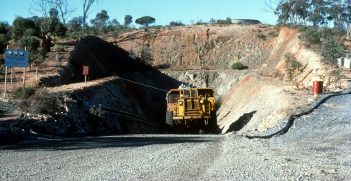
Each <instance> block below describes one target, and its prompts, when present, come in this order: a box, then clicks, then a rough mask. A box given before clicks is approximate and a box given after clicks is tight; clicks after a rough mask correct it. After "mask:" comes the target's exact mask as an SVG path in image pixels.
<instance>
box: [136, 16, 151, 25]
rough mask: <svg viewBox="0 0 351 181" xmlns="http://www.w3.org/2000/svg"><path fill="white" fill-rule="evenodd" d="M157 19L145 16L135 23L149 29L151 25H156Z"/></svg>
mask: <svg viewBox="0 0 351 181" xmlns="http://www.w3.org/2000/svg"><path fill="white" fill-rule="evenodd" d="M155 21H156V20H155V18H153V17H151V16H143V17H141V18H138V19H136V20H135V23H137V24H140V25H143V26H146V27H148V26H149V24H152V23H155Z"/></svg>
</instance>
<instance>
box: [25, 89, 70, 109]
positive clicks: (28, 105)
mask: <svg viewBox="0 0 351 181" xmlns="http://www.w3.org/2000/svg"><path fill="white" fill-rule="evenodd" d="M20 108H21V109H22V110H23V111H26V112H30V113H37V114H51V113H55V112H62V111H64V108H63V100H62V98H60V97H59V96H55V95H52V94H49V93H48V92H47V91H39V92H38V93H36V94H34V95H32V96H30V97H29V98H28V99H26V100H25V101H23V102H22V104H21V105H20Z"/></svg>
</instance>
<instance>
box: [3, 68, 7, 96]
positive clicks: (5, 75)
mask: <svg viewBox="0 0 351 181" xmlns="http://www.w3.org/2000/svg"><path fill="white" fill-rule="evenodd" d="M6 89H7V66H6V67H5V88H4V95H3V97H4V98H5V97H6Z"/></svg>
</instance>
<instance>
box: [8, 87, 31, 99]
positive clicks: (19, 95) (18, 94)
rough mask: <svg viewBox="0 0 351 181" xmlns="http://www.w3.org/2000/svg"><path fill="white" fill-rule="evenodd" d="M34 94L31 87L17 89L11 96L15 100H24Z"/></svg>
mask: <svg viewBox="0 0 351 181" xmlns="http://www.w3.org/2000/svg"><path fill="white" fill-rule="evenodd" d="M34 93H35V90H34V89H33V88H32V87H26V88H22V87H20V88H17V89H15V90H14V91H13V96H14V97H15V98H16V99H26V98H28V97H30V96H31V95H33V94H34Z"/></svg>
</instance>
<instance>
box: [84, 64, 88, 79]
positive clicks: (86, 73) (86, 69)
mask: <svg viewBox="0 0 351 181" xmlns="http://www.w3.org/2000/svg"><path fill="white" fill-rule="evenodd" d="M83 75H84V82H87V75H89V66H85V65H83Z"/></svg>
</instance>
